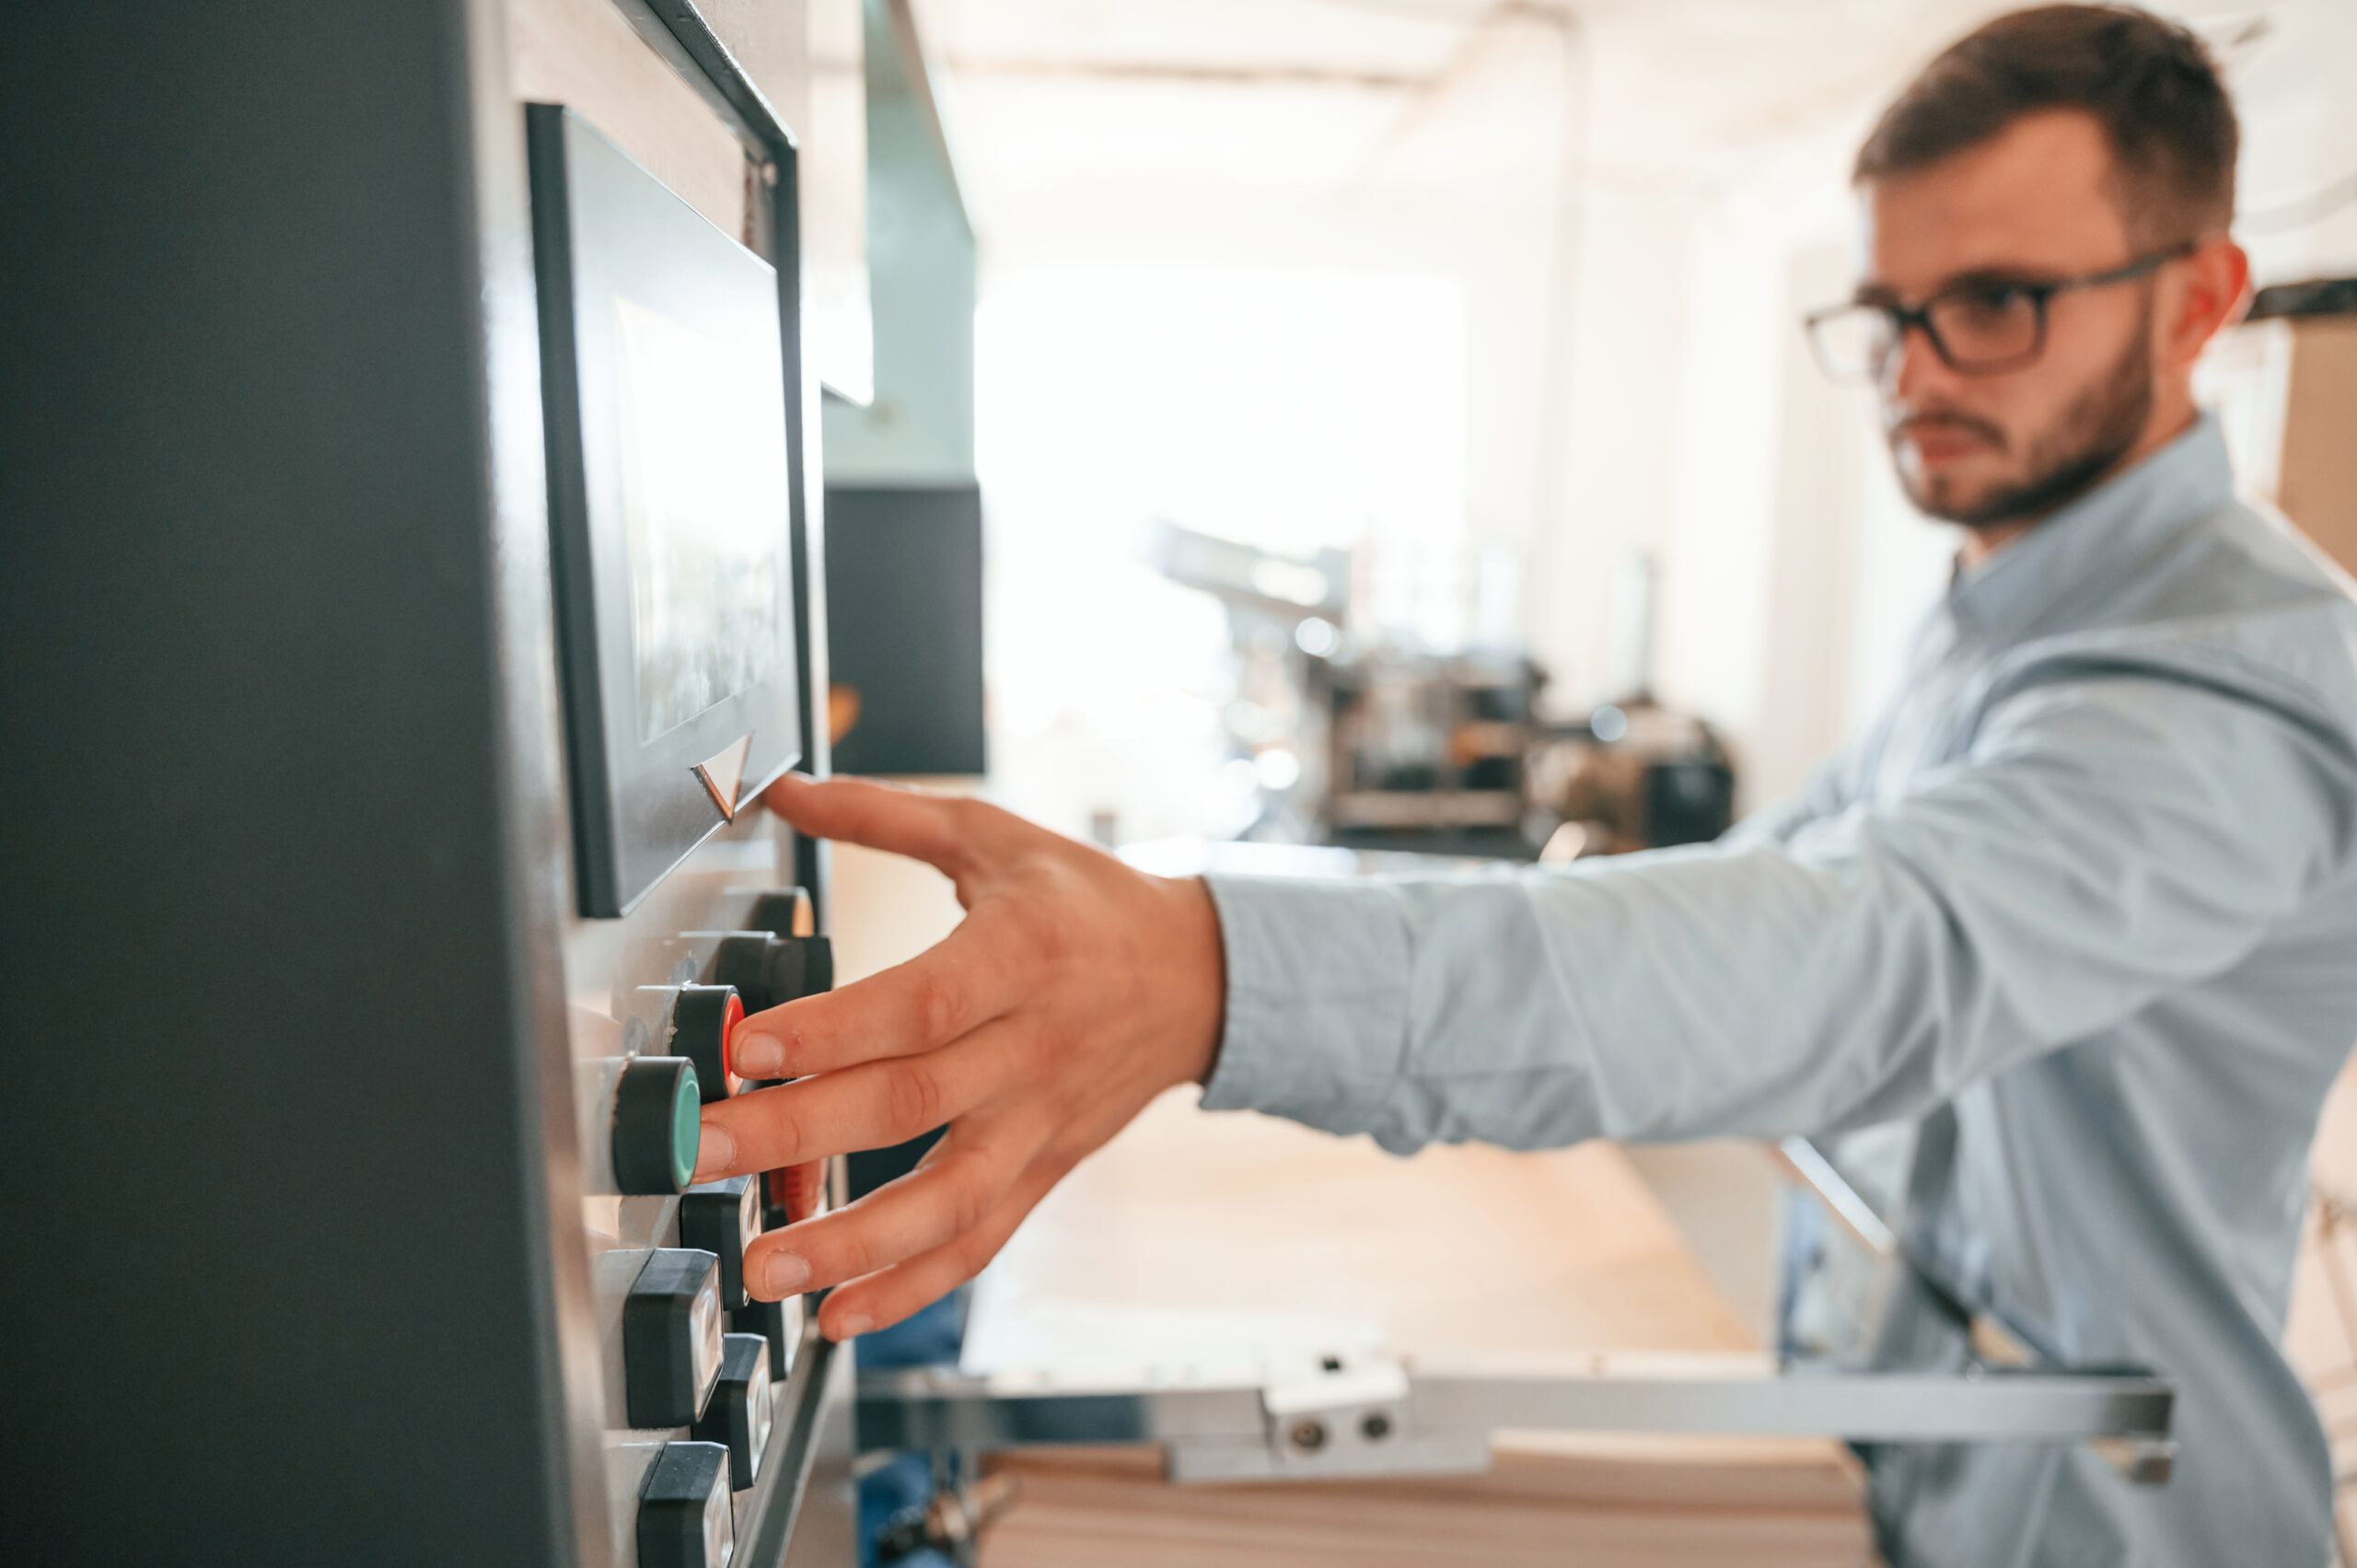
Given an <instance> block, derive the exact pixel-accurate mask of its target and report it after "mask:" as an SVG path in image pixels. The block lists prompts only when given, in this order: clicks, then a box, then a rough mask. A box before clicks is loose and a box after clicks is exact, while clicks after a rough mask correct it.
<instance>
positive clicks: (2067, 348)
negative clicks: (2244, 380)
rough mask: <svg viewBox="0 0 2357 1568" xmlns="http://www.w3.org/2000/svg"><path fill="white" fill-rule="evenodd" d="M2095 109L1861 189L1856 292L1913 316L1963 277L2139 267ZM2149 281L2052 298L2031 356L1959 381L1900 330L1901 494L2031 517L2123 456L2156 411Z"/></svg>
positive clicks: (1884, 389) (1890, 433)
mask: <svg viewBox="0 0 2357 1568" xmlns="http://www.w3.org/2000/svg"><path fill="white" fill-rule="evenodd" d="M2110 172H2111V152H2110V148H2109V146H2108V145H2107V142H2106V140H2105V137H2104V134H2103V130H2102V128H2101V126H2100V125H2098V124H2097V122H2096V121H2095V119H2094V118H2093V117H2092V116H2089V115H2086V114H2083V113H2078V112H2075V111H2058V112H2053V113H2045V114H2036V115H2031V116H2028V117H2026V118H2024V119H2022V120H2019V121H2017V122H2014V124H2013V125H2012V126H2010V127H2008V128H2007V129H2006V130H2005V131H2003V133H2001V134H1999V135H1997V136H1996V137H1995V138H1994V139H1992V140H1991V141H1989V142H1986V143H1984V144H1982V145H1980V146H1976V147H1970V148H1967V149H1966V150H1965V151H1963V152H1960V153H1957V154H1956V155H1954V156H1953V157H1948V158H1946V159H1944V160H1943V161H1941V162H1939V163H1936V164H1934V165H1933V166H1932V167H1930V168H1925V169H1922V170H1920V171H1918V172H1915V173H1912V174H1907V175H1902V176H1898V177H1895V178H1891V179H1886V180H1875V181H1872V182H1870V183H1869V184H1868V186H1867V187H1866V189H1865V191H1864V199H1865V217H1866V227H1867V233H1866V251H1867V258H1868V260H1867V267H1866V276H1865V280H1864V283H1863V284H1862V285H1860V290H1859V296H1860V297H1861V298H1863V299H1868V300H1893V301H1896V302H1897V303H1899V304H1902V305H1909V306H1913V305H1920V304H1922V302H1923V301H1924V300H1925V299H1927V298H1929V297H1931V296H1933V295H1934V294H1936V293H1938V292H1940V291H1941V290H1943V289H1946V288H1950V287H1952V286H1954V285H1956V284H1958V283H1962V282H1972V281H1979V280H1984V279H1986V280H2007V279H2010V280H2014V281H2018V282H2023V283H2040V282H2049V281H2052V280H2055V279H2061V278H2070V277H2080V276H2084V275H2086V274H2089V273H2102V272H2108V271H2110V270H2111V269H2113V268H2116V267H2119V266H2121V265H2122V264H2124V263H2126V262H2128V261H2131V260H2134V259H2135V257H2136V255H2137V248H2136V247H2135V246H2134V245H2133V244H2132V243H2131V236H2130V234H2129V232H2128V226H2127V224H2126V221H2125V218H2124V215H2122V213H2121V211H2120V208H2119V199H2118V197H2117V195H2116V193H2115V192H2114V191H2113V189H2112V185H2111V181H2110V178H2109V176H2110ZM2153 287H2154V285H2153V283H2152V281H2151V279H2150V278H2142V279H2136V280H2133V281H2131V282H2127V283H2121V284H2116V285H2110V286H2107V287H2100V288H2089V289H2080V290H2073V291H2070V292H2066V293H2062V294H2058V295H2056V296H2053V297H2052V298H2051V299H2050V300H2049V302H2048V306H2047V331H2046V346H2045V350H2044V352H2043V353H2042V354H2039V355H2038V358H2037V359H2036V360H2034V361H2032V362H2031V363H2029V364H2027V365H2025V366H2019V367H2017V368H2014V369H2010V370H2005V371H2003V372H2001V373H1998V374H1996V375H1965V374H1962V373H1960V372H1958V371H1956V370H1953V369H1951V368H1949V367H1948V366H1947V365H1945V363H1943V362H1942V360H1941V359H1940V356H1939V354H1937V353H1936V352H1935V351H1934V350H1933V348H1932V345H1931V344H1930V343H1927V342H1925V341H1924V337H1923V334H1922V332H1920V331H1910V332H1909V333H1908V334H1907V335H1906V339H1905V341H1904V342H1903V343H1901V344H1900V345H1899V346H1898V349H1897V350H1896V351H1895V352H1894V353H1893V354H1891V357H1890V360H1889V363H1888V364H1887V366H1885V368H1884V372H1883V375H1882V378H1881V381H1880V383H1879V385H1878V387H1877V392H1878V395H1879V397H1880V399H1881V403H1882V416H1883V429H1884V434H1885V436H1886V438H1887V440H1888V441H1889V443H1890V450H1891V456H1892V459H1894V460H1895V461H1896V463H1897V464H1898V480H1899V483H1900V484H1901V485H1902V486H1903V487H1904V488H1905V490H1906V492H1907V495H1908V498H1909V499H1910V500H1911V501H1912V502H1914V504H1915V505H1916V506H1917V507H1919V508H1920V509H1921V510H1922V511H1923V512H1925V513H1927V514H1929V515H1930V516H1932V517H1944V518H1946V519H1948V520H1949V521H1951V522H1958V523H1963V524H1965V525H1967V526H1968V527H1972V528H1991V527H1998V526H2002V525H2004V524H2007V523H2015V522H2021V521H2026V520H2029V519H2034V518H2036V517H2041V516H2043V515H2045V514H2046V513H2047V512H2049V511H2051V510H2052V509H2053V508H2054V507H2056V506H2059V505H2062V504H2063V503H2065V502H2067V501H2069V500H2070V499H2071V498H2072V497H2073V496H2074V495H2076V494H2079V493H2080V492H2082V491H2084V489H2086V488H2087V487H2088V486H2089V485H2091V484H2093V483H2094V482H2096V481H2097V480H2098V479H2100V478H2102V477H2103V476H2104V475H2105V474H2106V473H2107V471H2108V470H2110V469H2112V468H2113V467H2114V466H2115V465H2116V464H2117V463H2118V462H2119V459H2121V458H2122V457H2123V456H2125V455H2126V454H2127V453H2128V452H2129V451H2130V450H2131V448H2132V447H2135V446H2136V444H2137V442H2138V440H2139V439H2140V437H2142V435H2143V433H2144V430H2145V427H2146V425H2147V424H2149V423H2150V421H2151V418H2152V412H2153V406H2154V373H2153V355H2152V340H2153V292H2152V291H2153Z"/></svg>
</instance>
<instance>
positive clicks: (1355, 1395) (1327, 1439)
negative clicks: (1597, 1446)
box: [858, 1356, 2174, 1485]
mask: <svg viewBox="0 0 2357 1568" xmlns="http://www.w3.org/2000/svg"><path fill="white" fill-rule="evenodd" d="M2173 1398H2174V1396H2173V1393H2172V1390H2171V1388H2170V1387H2169V1385H2168V1384H2167V1383H2165V1382H2164V1381H2162V1380H2161V1379H2159V1378H2157V1377H2154V1376H2151V1375H2150V1374H2147V1373H2144V1372H2142V1371H2138V1370H2135V1369H2100V1370H2085V1371H2027V1370H2014V1369H2011V1368H2003V1367H1974V1368H1971V1369H1969V1370H1968V1371H1967V1372H1965V1373H1963V1374H1961V1375H1948V1374H1908V1373H1873V1374H1867V1373H1839V1372H1818V1371H1813V1370H1808V1369H1779V1368H1776V1367H1774V1366H1773V1365H1771V1364H1768V1363H1766V1362H1765V1361H1764V1360H1763V1359H1762V1358H1759V1357H1752V1356H1657V1357H1637V1356H1611V1357H1602V1356H1600V1357H1596V1358H1595V1359H1593V1360H1592V1361H1590V1362H1589V1363H1587V1364H1586V1365H1585V1366H1583V1367H1580V1368H1576V1369H1573V1370H1566V1371H1551V1372H1527V1371H1515V1372H1509V1373H1497V1372H1484V1371H1480V1370H1451V1369H1447V1368H1444V1367H1440V1366H1432V1365H1418V1366H1414V1367H1411V1366H1408V1365H1403V1364H1400V1363H1398V1362H1394V1361H1388V1360H1386V1359H1383V1358H1379V1357H1365V1356H1361V1357H1355V1358H1350V1359H1345V1358H1342V1357H1339V1356H1329V1357H1325V1358H1322V1359H1321V1360H1320V1361H1318V1362H1316V1363H1313V1364H1311V1365H1309V1366H1307V1367H1293V1366H1280V1367H1278V1368H1276V1369H1274V1370H1273V1371H1272V1372H1271V1375H1269V1376H1265V1377H1263V1378H1262V1379H1260V1380H1259V1381H1256V1382H1237V1381H1209V1382H1198V1381H1193V1380H1190V1378H1189V1377H1187V1376H1185V1375H1183V1374H1178V1375H1172V1374H1162V1375H1156V1374H1154V1373H1144V1374H1141V1375H1139V1376H1134V1377H1127V1378H1100V1379H1097V1380H1094V1381H1090V1382H1086V1383H1062V1382H1059V1381H1058V1380H1056V1379H1055V1378H1052V1377H1050V1376H961V1375H958V1374H957V1373H954V1372H950V1371H946V1370H941V1369H925V1370H917V1371H909V1372H890V1373H878V1374H871V1375H869V1376H863V1377H862V1378H861V1379H860V1387H859V1407H858V1412H859V1417H858V1432H859V1445H860V1446H861V1447H862V1448H863V1449H879V1448H882V1449H969V1450H980V1449H994V1448H1013V1447H1027V1446H1041V1445H1060V1444H1088V1443H1148V1444H1158V1445H1160V1446H1163V1447H1164V1449H1165V1450H1166V1452H1167V1464H1168V1470H1169V1475H1170V1477H1171V1479H1172V1480H1173V1481H1267V1480H1301V1479H1308V1478H1311V1477H1334V1476H1374V1475H1430V1474H1447V1473H1457V1472H1467V1471H1474V1470H1480V1469H1487V1468H1488V1466H1489V1453H1490V1440H1491V1436H1492V1434H1494V1433H1497V1432H1500V1431H1509V1430H1560V1431H1585V1432H1655V1433H1660V1432H1689V1433H1740V1434H1763V1435H1764V1434H1775V1435H1791V1436H1829V1437H1838V1438H1846V1439H1850V1440H1852V1441H1855V1442H1875V1443H1986V1442H2003V1443H2083V1442H2084V1443H2092V1444H2095V1445H2096V1446H2098V1447H2099V1448H2101V1449H2102V1450H2103V1451H2104V1452H2105V1455H2106V1457H2107V1458H2111V1459H2113V1461H2114V1462H2115V1463H2116V1464H2119V1467H2120V1469H2121V1471H2122V1473H2123V1474H2125V1475H2126V1476H2127V1477H2128V1478H2129V1479H2130V1480H2131V1481H2137V1482H2139V1483H2142V1484H2147V1485H2157V1484H2161V1483H2164V1482H2165V1481H2167V1479H2168V1471H2169V1468H2170V1466H2169V1460H2170V1456H2171V1454H2172V1453H2173V1448H2172V1446H2171V1445H2170V1443H2169V1439H2168V1433H2169V1416H2170V1407H2171V1404H2172V1401H2173Z"/></svg>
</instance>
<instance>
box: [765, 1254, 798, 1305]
mask: <svg viewBox="0 0 2357 1568" xmlns="http://www.w3.org/2000/svg"><path fill="white" fill-rule="evenodd" d="M808 1283H810V1260H809V1259H807V1258H805V1257H802V1256H800V1255H798V1254H796V1253H793V1252H772V1253H771V1254H770V1260H769V1261H768V1262H766V1263H764V1264H762V1265H761V1294H762V1295H765V1296H768V1297H770V1298H772V1300H783V1299H784V1298H785V1297H786V1296H789V1295H793V1294H794V1293H795V1291H798V1290H800V1289H801V1288H802V1287H803V1286H804V1285H806V1284H808Z"/></svg>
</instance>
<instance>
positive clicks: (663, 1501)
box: [638, 1443, 737, 1568]
mask: <svg viewBox="0 0 2357 1568" xmlns="http://www.w3.org/2000/svg"><path fill="white" fill-rule="evenodd" d="M727 1475H728V1450H727V1449H726V1448H725V1447H723V1446H721V1445H719V1444H717V1443H666V1444H664V1445H663V1451H662V1452H661V1453H659V1454H657V1455H656V1456H655V1463H654V1464H652V1465H650V1466H648V1467H647V1471H646V1484H645V1485H644V1486H643V1487H642V1488H640V1489H639V1493H638V1564H639V1568H726V1563H727V1562H728V1560H729V1558H730V1557H731V1556H732V1555H734V1553H735V1552H736V1550H737V1522H736V1518H735V1516H734V1514H733V1513H732V1511H731V1509H730V1507H729V1498H728V1481H727Z"/></svg>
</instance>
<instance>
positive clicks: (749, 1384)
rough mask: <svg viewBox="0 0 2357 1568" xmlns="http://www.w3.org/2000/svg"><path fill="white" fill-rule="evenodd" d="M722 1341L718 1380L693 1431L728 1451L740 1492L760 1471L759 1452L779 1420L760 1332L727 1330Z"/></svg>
mask: <svg viewBox="0 0 2357 1568" xmlns="http://www.w3.org/2000/svg"><path fill="white" fill-rule="evenodd" d="M720 1343H721V1351H720V1381H719V1382H718V1383H717V1384H715V1385H714V1388H713V1390H712V1398H711V1400H709V1401H707V1402H706V1403H705V1405H704V1407H703V1414H702V1415H701V1416H699V1417H697V1418H696V1424H695V1434H696V1437H697V1439H698V1440H699V1441H701V1442H705V1443H717V1444H720V1445H721V1446H723V1447H725V1448H726V1449H727V1450H728V1484H729V1486H730V1487H731V1488H733V1489H734V1490H736V1491H738V1492H742V1491H744V1490H745V1489H746V1488H747V1487H749V1486H750V1485H752V1484H753V1478H754V1477H755V1476H757V1475H759V1474H760V1473H761V1453H762V1451H763V1450H764V1449H766V1448H767V1447H768V1446H769V1442H770V1428H771V1426H772V1425H773V1424H774V1423H775V1419H776V1410H775V1406H776V1394H775V1392H774V1391H773V1390H772V1388H771V1387H770V1369H769V1343H768V1342H767V1341H765V1340H763V1339H762V1338H761V1336H760V1335H759V1334H728V1335H725V1336H723V1337H722V1339H721V1342H720Z"/></svg>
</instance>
